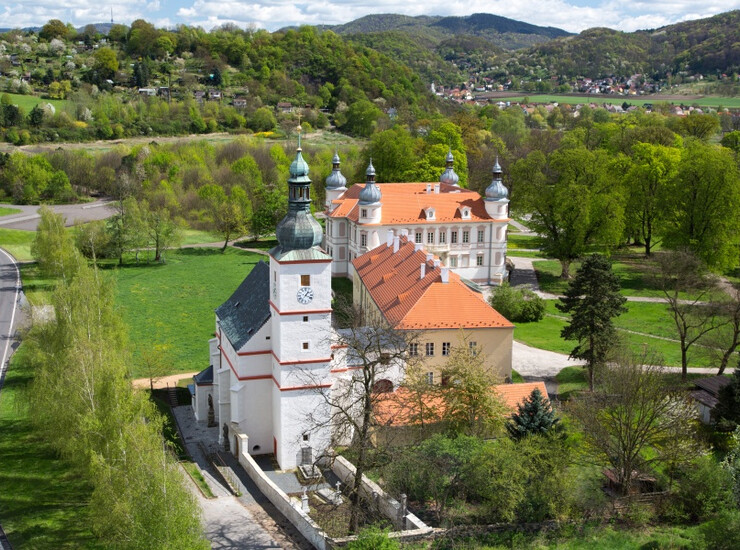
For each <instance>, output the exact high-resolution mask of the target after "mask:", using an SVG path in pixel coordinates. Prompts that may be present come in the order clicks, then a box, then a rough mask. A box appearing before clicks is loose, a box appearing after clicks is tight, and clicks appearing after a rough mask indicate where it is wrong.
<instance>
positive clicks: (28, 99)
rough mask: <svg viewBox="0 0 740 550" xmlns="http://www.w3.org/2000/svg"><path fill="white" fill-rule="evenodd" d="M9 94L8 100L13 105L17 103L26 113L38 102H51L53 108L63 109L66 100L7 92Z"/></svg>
mask: <svg viewBox="0 0 740 550" xmlns="http://www.w3.org/2000/svg"><path fill="white" fill-rule="evenodd" d="M8 95H9V96H10V101H11V103H12V104H13V105H17V106H18V107H20V108H22V109H23V110H24V111H25V112H26V114H28V113H29V112H30V111H31V109H33V108H34V107H35V106H36V105H38V104H39V103H51V104H52V105H54V108H55V109H56V110H57V111H59V109H64V107H65V106H66V105H67V103H68V102H67V101H64V100H61V99H43V98H40V97H38V96H35V95H21V94H8Z"/></svg>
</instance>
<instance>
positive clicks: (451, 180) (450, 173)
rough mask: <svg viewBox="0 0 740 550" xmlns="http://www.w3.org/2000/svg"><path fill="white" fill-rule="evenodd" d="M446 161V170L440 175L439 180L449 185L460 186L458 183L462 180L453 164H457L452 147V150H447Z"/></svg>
mask: <svg viewBox="0 0 740 550" xmlns="http://www.w3.org/2000/svg"><path fill="white" fill-rule="evenodd" d="M445 163H446V166H447V167H446V168H445V171H444V172H442V175H441V176H439V182H440V183H446V184H448V185H454V186H455V187H460V186H459V185H458V182H459V181H460V176H458V175H457V174H456V173H455V169H454V168H453V165H454V164H455V157H454V156H452V148H450V150H449V151H448V152H447V157H446V158H445Z"/></svg>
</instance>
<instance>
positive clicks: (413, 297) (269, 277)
mask: <svg viewBox="0 0 740 550" xmlns="http://www.w3.org/2000/svg"><path fill="white" fill-rule="evenodd" d="M371 172H374V171H373V170H372V165H371V166H370V167H369V168H368V177H369V178H370V177H371V176H372V175H373V174H371ZM288 182H289V197H288V204H289V209H288V213H287V214H286V216H285V218H284V219H283V220H282V221H281V222H280V223H279V224H278V227H277V230H276V236H277V240H278V245H277V246H276V247H275V248H273V249H272V250H271V251H270V252H269V262H267V261H260V262H259V263H258V264H257V265H256V266H255V267H254V268H253V269H252V271H251V272H250V273H249V274H248V275H247V277H246V278H245V279H244V281H243V282H242V283H241V284H240V285H239V287H238V288H237V289H236V290H235V291H234V293H233V294H232V295H231V296H230V297H229V299H228V300H226V301H225V302H224V303H223V304H222V305H221V306H219V307H218V308H217V309H216V324H215V336H214V338H213V339H211V340H210V341H209V352H210V364H209V367H208V368H206V369H205V370H203V371H202V372H201V373H199V374H198V375H197V376H195V377H194V385H193V401H192V406H193V411H194V414H195V417H196V419H197V420H198V421H200V422H204V423H205V422H208V423H209V424H210V425H214V426H218V430H219V437H220V442H221V443H228V444H229V445H231V446H235V445H239V444H240V441H247V445H248V446H249V448H248V449H247V450H248V452H249V453H250V454H252V455H261V454H274V455H275V459H276V460H277V462H278V464H279V465H280V467H281V468H283V469H291V468H294V467H296V466H298V465H301V464H311V463H313V461H314V460H316V458H318V457H319V456H320V455H321V454H322V453H323V452H324V451H325V450H326V449H327V448H328V447H329V446H330V445H331V444H332V443H336V441H333V440H332V439H333V436H335V435H336V434H334V433H332V427H331V425H330V424H331V423H330V418H331V412H332V411H331V410H330V408H329V402H330V401H331V399H330V398H329V397H330V396H331V395H332V394H331V393H329V392H332V391H333V390H336V387H337V386H336V383H337V381H338V380H341V379H342V378H343V377H349V376H353V372H354V369H355V368H357V367H355V366H353V364H352V358H351V357H349V358H348V354H347V353H346V350H344V349H342V348H341V346H337V345H335V343H336V341H337V338H336V334H337V332H338V331H335V329H334V328H333V327H332V291H331V277H332V274H333V273H332V266H333V265H334V262H335V261H334V262H333V261H332V257H331V256H330V255H329V254H328V253H327V252H326V251H325V250H324V249H323V248H322V247H321V246H320V245H321V242H322V239H323V232H322V229H321V226H320V225H319V224H318V222H317V221H316V220H315V219H314V218H313V217H312V215H311V213H310V203H311V197H310V191H311V180H310V179H309V178H308V165H307V164H306V162H305V161H304V159H303V157H302V154H301V149H300V141H299V147H298V151H297V154H296V157H295V160H294V161H293V163H292V164H291V166H290V179H289V180H288ZM372 185H373V184H372V182H369V183H368V185H366V187H365V188H366V189H367V188H368V186H369V187H370V188H371V189H372ZM358 253H359V250H358ZM379 253H382V258H383V261H384V262H388V265H391V264H395V265H397V266H398V267H397V268H396V271H397V274H398V276H397V277H396V278H395V279H394V281H393V282H392V283H389V284H393V285H395V286H394V287H393V288H392V289H391V291H392V292H393V293H396V292H399V289H405V290H403V291H402V293H403V294H405V295H407V296H410V298H408V300H406V301H405V302H404V304H403V308H406V309H408V311H409V312H414V313H409V315H418V314H419V312H420V311H423V308H428V307H430V305H431V304H437V303H440V301H441V302H443V303H455V306H454V307H451V308H449V309H450V315H452V317H450V319H448V320H447V321H445V318H444V315H442V316H441V317H440V323H442V322H446V323H447V324H445V325H444V326H442V325H440V327H437V328H443V329H445V331H447V332H445V331H441V330H434V328H435V327H431V329H432V330H429V331H428V332H429V334H430V336H429V338H430V339H431V338H435V339H438V340H440V342H439V343H436V344H435V343H434V342H433V341H432V340H430V341H429V342H428V343H427V344H426V346H425V347H424V346H422V347H423V349H425V350H426V351H427V352H428V351H429V350H430V349H435V345H436V349H438V350H439V351H438V354H439V355H440V358H441V359H443V357H441V356H442V355H444V353H445V351H444V350H447V352H449V349H450V345H451V344H450V342H449V340H451V338H450V337H448V336H447V334H450V335H453V336H454V335H455V334H456V332H458V331H459V330H466V331H468V330H470V331H472V333H473V334H474V337H473V338H474V340H475V341H476V342H478V343H479V344H480V346H481V349H482V350H484V353H486V352H487V351H486V350H489V349H490V350H491V351H490V353H491V354H495V355H496V361H495V365H496V367H495V368H496V369H497V370H498V371H500V372H499V374H500V375H501V377H506V376H509V375H510V374H511V339H512V334H513V325H511V323H509V322H508V321H506V320H505V319H504V318H503V317H501V316H500V315H499V314H498V313H496V312H495V311H494V310H493V309H492V308H491V307H490V306H489V305H488V304H487V303H485V301H484V300H483V297H482V295H480V293H478V292H476V291H475V290H473V289H471V288H470V286H469V285H468V284H465V282H464V281H463V280H462V279H461V278H460V277H459V276H457V275H453V276H452V277H451V276H450V273H449V270H448V269H447V268H446V267H445V266H443V265H442V264H441V262H440V259H439V258H438V257H436V256H434V255H433V254H428V253H426V252H425V251H424V250H423V246H422V245H421V244H418V243H416V244H415V243H413V242H411V241H410V239H408V238H407V237H406V236H405V235H404V236H398V235H394V233H393V232H392V231H390V232H388V231H387V228H386V235H385V237H384V242H383V244H380V243H378V246H376V247H375V250H373V251H372V252H371V253H369V254H366V255H364V256H362V255H361V256H360V257H358V258H356V259H355V260H356V262H355V265H356V266H357V267H358V271H356V274H357V278H358V282H357V283H355V284H356V285H358V287H362V288H364V285H366V284H368V283H367V281H370V280H373V277H376V276H377V270H373V269H371V268H370V267H369V264H368V266H365V264H367V262H370V263H374V265H375V266H377V265H379V264H378V259H379V258H380V257H378V258H375V256H374V255H377V254H379ZM373 258H375V259H373ZM362 266H365V267H362ZM353 269H354V268H353ZM420 270H421V271H420ZM381 278H382V276H381ZM373 287H374V288H373V291H372V292H369V293H368V292H364V291H358V289H355V301H356V304H357V303H359V302H361V301H362V300H373V301H374V302H375V305H374V306H373V307H374V308H375V310H377V312H379V313H380V314H381V315H383V316H384V317H385V318H386V319H387V320H388V321H389V322H395V321H396V319H394V318H393V315H396V314H397V312H398V311H399V310H398V308H397V307H396V306H395V305H394V304H391V303H390V302H389V304H384V303H382V302H381V301H380V299H379V298H377V297H374V296H376V295H377V292H378V285H377V284H376V283H373ZM389 289H390V287H389ZM415 305H417V306H418V307H414V306H415ZM466 312H467V313H466ZM404 315H405V314H404ZM453 317H454V318H453ZM468 320H469V322H468ZM406 322H408V323H411V324H409V330H414V326H413V324H412V317H408V318H407V319H406ZM468 325H469V326H468ZM429 328H430V327H425V329H429ZM491 335H495V341H493V340H491V338H493V337H494V336H491ZM442 340H445V342H446V344H445V342H442ZM489 344H490V345H489ZM452 345H454V344H452ZM445 346H446V347H445ZM413 353H416V349H414V350H413ZM435 370H436V369H435ZM430 372H432V371H431V370H430ZM433 376H434V375H432V377H433ZM402 377H403V368H402V366H399V368H397V369H391V370H390V373H389V374H388V380H384V381H383V382H384V383H385V384H387V386H386V387H387V388H388V389H393V390H395V389H396V388H397V387H398V386H399V384H400V382H401V381H402ZM431 381H432V380H430V382H431ZM435 383H436V381H435ZM385 391H387V389H386V390H385ZM236 434H244V435H246V436H247V437H246V438H239V437H236ZM231 450H232V451H235V452H238V451H242V450H243V449H234V448H233V447H232V449H231Z"/></svg>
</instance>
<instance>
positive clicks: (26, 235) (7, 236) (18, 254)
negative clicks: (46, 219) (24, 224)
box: [0, 229, 36, 262]
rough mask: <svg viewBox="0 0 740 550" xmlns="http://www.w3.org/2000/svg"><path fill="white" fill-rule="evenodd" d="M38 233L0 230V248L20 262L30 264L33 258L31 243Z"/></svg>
mask: <svg viewBox="0 0 740 550" xmlns="http://www.w3.org/2000/svg"><path fill="white" fill-rule="evenodd" d="M35 236H36V233H35V232H34V231H21V230H20V229H0V247H3V248H4V249H5V250H7V251H8V252H10V253H11V254H12V255H13V256H14V257H15V259H16V260H18V261H19V262H28V261H31V260H32V259H33V258H32V257H31V243H32V242H33V239H34V237H35Z"/></svg>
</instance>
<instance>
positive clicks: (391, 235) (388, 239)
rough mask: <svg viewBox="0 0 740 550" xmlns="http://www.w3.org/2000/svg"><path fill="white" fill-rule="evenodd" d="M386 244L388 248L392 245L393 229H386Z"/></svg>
mask: <svg viewBox="0 0 740 550" xmlns="http://www.w3.org/2000/svg"><path fill="white" fill-rule="evenodd" d="M386 245H388V248H390V247H391V246H393V229H389V230H388V238H387V240H386Z"/></svg>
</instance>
